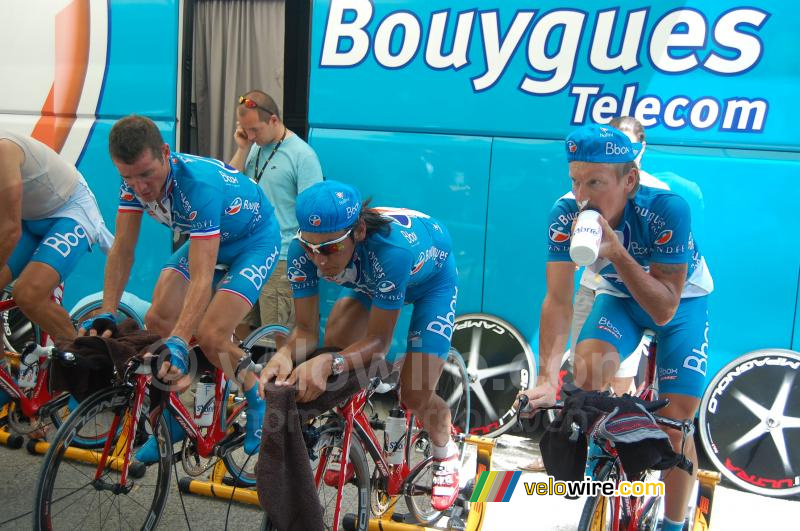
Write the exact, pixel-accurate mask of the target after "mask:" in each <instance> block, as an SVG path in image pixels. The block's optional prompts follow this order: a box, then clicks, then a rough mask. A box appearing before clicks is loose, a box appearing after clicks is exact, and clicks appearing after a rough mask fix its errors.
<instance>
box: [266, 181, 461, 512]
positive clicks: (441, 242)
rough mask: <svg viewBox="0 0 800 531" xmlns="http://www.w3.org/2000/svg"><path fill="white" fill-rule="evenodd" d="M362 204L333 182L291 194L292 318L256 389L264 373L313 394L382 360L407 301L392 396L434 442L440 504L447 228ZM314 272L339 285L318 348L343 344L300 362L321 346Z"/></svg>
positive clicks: (448, 491) (443, 496) (446, 448)
mask: <svg viewBox="0 0 800 531" xmlns="http://www.w3.org/2000/svg"><path fill="white" fill-rule="evenodd" d="M368 204H369V201H367V202H366V203H365V204H363V205H362V202H361V196H360V195H359V193H358V191H357V190H356V189H354V188H353V187H351V186H348V185H346V184H343V183H339V182H335V181H325V182H321V183H317V184H315V185H313V186H312V187H310V188H308V189H306V190H305V191H303V192H302V193H301V194H300V195H299V196H298V197H297V204H296V213H297V221H298V223H299V226H300V230H299V231H298V235H297V238H296V239H295V240H293V241H292V243H291V245H290V247H289V256H288V266H289V267H288V276H289V282H290V283H291V286H292V291H293V295H294V304H295V313H296V323H295V327H294V329H293V330H292V332H291V334H290V336H289V339H288V341H287V343H286V345H284V346H283V347H281V348H280V349H279V350H278V352H277V354H276V355H275V357H274V358H273V359H272V360H271V361H270V362H269V364H267V366H266V367H265V368H264V370H263V371H262V373H261V386H260V387H262V388H263V386H264V385H266V383H267V382H269V381H270V380H272V379H275V383H276V384H277V385H293V384H297V387H298V395H297V400H298V401H299V402H307V401H310V400H313V399H314V398H316V397H317V396H319V395H320V394H321V393H322V392H323V391H324V390H325V385H326V380H327V378H328V377H329V376H330V375H338V374H341V373H342V372H344V371H347V370H357V369H362V368H364V367H368V366H369V365H370V362H371V361H372V360H374V359H377V358H380V357H383V356H385V355H386V353H387V352H388V350H389V346H390V344H391V341H392V334H393V332H394V328H395V325H396V323H397V318H398V316H399V315H400V310H401V308H402V306H403V304H413V305H414V311H413V314H412V318H411V327H410V330H409V334H408V342H407V353H406V354H405V357H404V359H403V361H402V369H401V371H400V392H401V396H402V400H403V403H404V405H405V407H406V408H408V409H409V410H411V411H412V412H413V413H414V414H415V415H417V417H418V418H419V419H420V420H421V422H422V425H423V426H424V427H425V429H426V430H427V431H428V433H429V434H430V436H431V440H432V441H433V457H434V470H433V473H434V477H433V490H432V493H431V502H432V505H433V507H434V508H435V509H437V510H445V509H447V508H448V507H450V506H451V505H452V504H453V502H454V501H455V499H456V497H457V495H458V487H459V484H458V473H459V465H460V462H459V458H458V450H457V448H456V445H455V443H454V442H453V441H452V440H451V438H450V429H451V419H450V410H449V408H448V407H447V404H446V403H445V402H444V400H442V399H441V398H440V397H439V396H438V395H437V394H436V393H435V390H436V384H437V382H438V380H439V376H440V375H441V373H442V369H443V367H444V363H445V359H446V358H447V353H448V352H449V349H450V339H451V337H452V333H453V322H454V319H455V305H456V297H457V294H458V288H457V286H456V283H457V279H458V274H457V272H456V265H455V259H454V257H453V254H452V243H451V240H450V236H449V234H448V232H447V230H446V229H445V227H444V226H442V225H441V224H440V223H438V222H437V221H436V220H435V219H433V218H431V217H429V216H427V215H425V214H422V213H420V212H415V211H412V210H405V209H376V208H368ZM320 277H322V278H325V279H326V280H329V281H332V282H335V283H337V284H339V285H342V286H344V287H345V289H344V290H343V293H342V295H341V296H340V297H339V300H338V301H337V302H336V304H335V305H334V307H333V309H332V310H331V313H330V316H329V317H328V322H327V326H326V328H325V338H324V345H325V346H332V347H337V348H340V349H342V350H341V351H339V352H338V353H334V354H325V355H320V356H317V357H314V358H312V359H309V360H308V361H304V360H306V358H307V356H308V354H310V353H311V352H312V351H314V350H315V349H316V347H317V345H318V344H319V332H318V331H319V278H320ZM295 364H296V365H297V366H296V367H295Z"/></svg>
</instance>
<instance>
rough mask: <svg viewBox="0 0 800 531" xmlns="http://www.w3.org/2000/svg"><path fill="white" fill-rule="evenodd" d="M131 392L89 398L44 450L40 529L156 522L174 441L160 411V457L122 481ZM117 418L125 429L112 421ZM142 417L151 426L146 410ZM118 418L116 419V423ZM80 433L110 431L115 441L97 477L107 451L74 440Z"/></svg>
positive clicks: (37, 510) (36, 522)
mask: <svg viewBox="0 0 800 531" xmlns="http://www.w3.org/2000/svg"><path fill="white" fill-rule="evenodd" d="M130 402H131V394H130V392H129V391H128V390H126V389H120V388H112V389H106V390H103V391H99V392H97V393H95V394H94V395H92V396H90V397H89V398H87V399H86V400H84V401H83V402H82V403H81V405H80V406H78V408H77V409H76V410H75V411H74V413H73V414H72V415H70V416H69V417H68V418H67V419H66V421H65V422H64V424H63V425H62V426H61V428H60V429H59V430H58V432H57V433H56V436H55V439H54V440H53V441H52V443H51V444H50V448H49V450H48V451H47V454H46V455H45V458H44V461H43V463H42V469H41V472H40V473H39V479H38V481H37V484H36V492H35V493H34V496H35V503H34V510H33V528H34V529H35V530H37V531H38V530H48V531H52V530H57V529H75V525H76V522H81V524H80V527H81V528H82V529H97V530H106V529H143V530H148V531H149V530H151V529H154V528H155V527H156V525H157V524H158V521H159V519H160V517H161V513H162V512H163V510H164V506H165V504H166V501H167V495H168V494H169V488H170V471H171V469H170V463H171V458H172V452H171V451H170V449H171V448H172V441H171V440H170V436H169V430H168V429H167V426H166V422H165V421H164V418H163V416H160V415H159V417H158V419H159V420H158V423H159V425H158V429H157V433H158V441H159V442H158V448H159V460H158V461H156V462H155V463H154V464H152V465H150V466H148V467H147V469H146V470H145V471H144V475H143V476H141V477H137V478H133V476H134V475H136V476H138V474H131V473H129V474H128V477H127V481H126V483H125V485H122V484H120V481H121V469H122V467H123V466H124V464H123V463H124V462H125V460H126V458H128V459H130V458H131V457H132V454H133V452H134V451H135V448H134V447H133V446H134V445H135V442H134V444H132V445H131V446H132V447H131V455H127V456H126V455H125V448H126V447H127V444H126V438H127V434H128V432H129V430H128V429H127V428H128V426H129V423H130V422H131V419H132V416H131V409H130ZM109 418H111V419H114V420H115V421H116V422H115V423H116V424H117V425H118V426H120V427H121V428H120V429H116V430H114V433H113V434H112V429H111V427H110V426H109V422H108V419H109ZM142 422H144V423H145V425H146V428H149V431H150V432H152V431H153V430H152V427H151V426H150V424H149V420H148V418H147V416H146V415H143V418H142ZM113 424H114V423H112V426H113ZM78 435H80V436H84V437H92V438H95V439H99V438H103V439H104V438H106V437H109V436H111V437H112V438H113V439H112V445H111V450H110V452H109V455H108V456H107V460H106V464H105V467H104V468H102V469H100V474H99V477H98V478H95V476H96V475H97V472H98V467H99V464H100V460H101V457H102V450H101V451H99V452H96V451H90V450H81V449H78V448H76V447H75V446H74V445H72V442H73V441H74V440H75V438H76V437H77V436H78Z"/></svg>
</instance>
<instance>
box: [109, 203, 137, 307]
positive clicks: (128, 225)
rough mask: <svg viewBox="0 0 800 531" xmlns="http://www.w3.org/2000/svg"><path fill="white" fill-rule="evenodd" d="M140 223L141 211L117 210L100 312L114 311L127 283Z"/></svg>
mask: <svg viewBox="0 0 800 531" xmlns="http://www.w3.org/2000/svg"><path fill="white" fill-rule="evenodd" d="M141 224H142V213H141V212H118V213H117V222H116V231H115V233H116V234H115V236H114V244H113V245H112V246H111V250H110V251H109V253H108V257H107V258H106V269H105V273H104V275H103V307H102V309H101V312H108V313H115V312H116V311H117V308H118V307H119V301H120V299H121V298H122V292H123V291H124V290H125V285H126V284H127V283H128V278H130V275H131V267H132V266H133V258H134V251H135V249H136V242H137V241H138V240H139V229H140V227H141Z"/></svg>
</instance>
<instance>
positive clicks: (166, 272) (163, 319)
mask: <svg viewBox="0 0 800 531" xmlns="http://www.w3.org/2000/svg"><path fill="white" fill-rule="evenodd" d="M188 290H189V242H186V243H184V244H183V245H181V246H180V248H178V250H177V251H175V252H174V253H172V256H170V258H169V260H167V263H166V264H164V267H163V268H162V269H161V274H160V275H159V276H158V281H157V282H156V287H155V289H154V290H153V304H152V305H151V306H150V308H149V309H148V310H147V313H146V314H145V316H144V325H145V326H146V327H147V329H148V330H150V331H152V332H154V333H156V334H158V335H160V336H161V337H169V336H170V335H171V334H172V329H173V328H174V327H175V323H176V322H177V320H178V316H180V314H181V310H182V309H183V301H184V300H185V298H186V293H187V291H188Z"/></svg>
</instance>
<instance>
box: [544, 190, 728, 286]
mask: <svg viewBox="0 0 800 531" xmlns="http://www.w3.org/2000/svg"><path fill="white" fill-rule="evenodd" d="M578 211H579V208H578V205H577V202H576V201H575V197H574V196H573V195H572V194H571V193H569V194H567V195H565V196H563V197H561V198H560V199H559V200H558V201H556V203H555V205H553V208H552V209H551V210H550V217H549V221H550V226H549V230H548V242H547V243H548V253H547V259H548V261H552V262H563V261H569V260H570V257H569V246H570V232H571V227H572V220H573V219H575V218H576V217H577V215H578ZM615 232H616V233H617V236H618V237H619V238H620V241H622V243H623V245H624V246H625V248H626V249H627V250H628V252H629V253H630V255H631V256H632V257H633V258H634V260H636V261H637V262H638V263H639V264H640V265H641V266H642V267H643V268H644V269H645V270H648V269H649V267H650V263H651V262H655V263H664V264H687V265H688V271H687V274H686V283H685V284H684V287H683V291H682V293H681V297H682V298H688V297H700V296H703V295H707V294H709V293H711V291H712V290H713V289H714V283H713V281H712V279H711V275H710V274H709V271H708V267H707V266H706V262H705V259H704V258H703V255H702V254H701V253H700V248H699V247H698V245H697V242H695V240H694V237H693V236H692V230H691V216H690V213H689V205H688V204H687V203H686V201H685V200H684V199H683V198H682V197H680V196H679V195H677V194H675V193H673V192H670V191H669V190H661V189H657V188H650V187H648V186H641V187H640V188H639V191H638V192H637V193H636V195H635V196H634V197H633V198H632V199H629V200H628V202H627V204H626V205H625V212H624V214H623V216H622V220H621V221H620V223H619V225H618V226H617V227H615ZM589 269H590V270H591V271H592V272H593V273H594V274H595V275H596V277H595V280H596V281H597V284H598V288H597V291H598V293H608V294H610V295H614V296H617V297H628V296H630V292H629V291H628V289H627V288H626V287H625V284H624V283H623V282H622V279H621V278H620V277H619V275H618V274H617V271H616V269H615V268H614V266H613V265H612V264H611V263H610V262H609V261H608V260H598V262H597V263H595V264H594V265H592V266H590V267H589Z"/></svg>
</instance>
